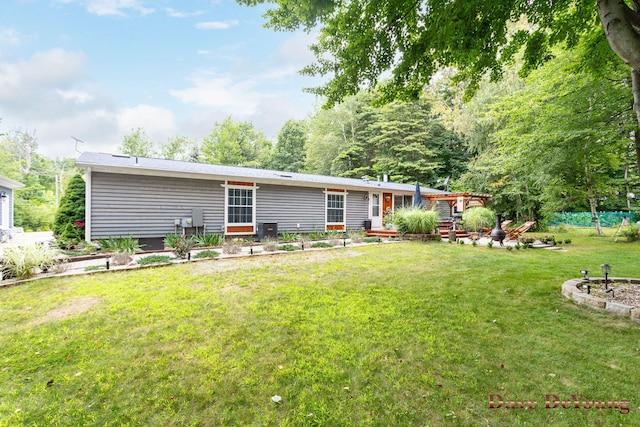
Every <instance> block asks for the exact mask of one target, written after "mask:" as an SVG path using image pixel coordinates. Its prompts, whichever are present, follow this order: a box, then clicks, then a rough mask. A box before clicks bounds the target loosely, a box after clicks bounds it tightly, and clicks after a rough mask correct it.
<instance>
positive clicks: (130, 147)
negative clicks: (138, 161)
mask: <svg viewBox="0 0 640 427" xmlns="http://www.w3.org/2000/svg"><path fill="white" fill-rule="evenodd" d="M120 152H121V153H122V154H128V155H129V156H140V157H153V155H154V148H153V141H151V140H150V139H149V137H148V136H147V133H146V132H145V130H144V129H143V128H136V129H131V133H130V134H128V135H125V136H123V137H122V144H121V145H120Z"/></svg>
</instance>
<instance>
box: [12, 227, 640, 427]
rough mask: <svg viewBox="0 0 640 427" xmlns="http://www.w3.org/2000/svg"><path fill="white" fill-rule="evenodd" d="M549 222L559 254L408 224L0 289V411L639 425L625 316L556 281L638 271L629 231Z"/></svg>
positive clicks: (159, 418) (179, 421)
mask: <svg viewBox="0 0 640 427" xmlns="http://www.w3.org/2000/svg"><path fill="white" fill-rule="evenodd" d="M609 233H610V234H611V230H609ZM558 236H559V237H562V238H571V240H572V243H571V244H570V245H567V246H566V248H567V249H568V251H567V252H558V251H555V252H554V251H546V250H532V249H527V250H512V251H507V250H504V249H499V248H493V249H489V248H486V247H480V246H478V247H473V246H471V245H457V244H447V243H439V242H438V243H435V242H432V243H426V244H425V243H419V242H406V243H397V244H381V245H371V246H363V247H352V248H349V247H347V248H340V249H333V250H329V251H322V252H318V251H314V252H310V251H305V252H295V253H291V254H285V255H278V256H258V257H253V258H245V259H236V260H232V259H227V260H210V261H202V262H198V263H190V264H183V265H178V266H169V267H158V268H152V269H144V270H138V271H129V272H111V273H105V274H97V275H91V276H79V277H66V278H55V279H46V280H41V281H35V282H31V283H27V284H24V285H20V286H15V287H11V288H7V289H0V426H21V425H25V426H27V425H28V426H83V425H100V426H103V425H113V426H125V425H126V426H179V425H185V426H244V425H247V426H262V425H268V426H384V427H388V426H445V425H446V426H448V425H453V426H474V427H475V426H518V425H530V426H543V425H549V426H580V427H582V426H587V425H589V426H633V425H640V386H639V385H638V384H639V380H640V363H638V359H639V357H640V324H637V323H634V322H632V321H630V320H627V319H622V318H619V317H615V316H613V315H610V314H607V313H599V312H594V311H590V310H588V309H586V308H583V307H578V306H576V305H575V304H573V303H572V302H570V301H568V300H566V299H565V298H563V297H562V296H561V294H560V286H561V284H562V283H563V282H564V281H565V280H567V279H569V278H574V277H580V273H579V271H580V270H581V269H588V270H590V273H591V275H592V276H600V273H599V272H600V264H603V263H609V264H611V265H612V275H613V276H625V277H640V263H639V262H638V259H639V256H640V244H639V243H620V242H619V243H614V242H613V239H612V238H611V237H607V238H596V237H590V236H588V232H584V231H572V232H569V233H566V234H562V235H558ZM490 394H494V395H495V394H499V395H501V396H502V397H503V398H504V399H505V400H512V401H518V400H519V401H520V403H522V404H523V406H525V407H526V406H533V407H534V408H533V409H521V408H518V406H519V403H517V402H513V403H512V404H509V403H505V404H503V407H502V408H494V409H491V408H490V402H489V395H490ZM546 394H549V395H555V396H557V397H558V399H559V400H561V401H564V400H566V401H568V402H566V403H565V406H566V408H562V407H561V406H562V404H561V403H558V407H556V408H545V395H546ZM276 395H277V396H281V398H282V400H281V401H280V402H279V403H275V402H274V401H273V400H272V397H274V396H276ZM572 395H575V398H576V399H578V401H579V402H578V406H581V408H580V409H576V408H575V405H576V404H575V403H574V402H573V401H572ZM494 397H495V396H494ZM550 397H551V399H552V401H551V406H554V405H555V404H556V402H555V400H554V398H553V397H552V396H550ZM496 399H497V397H496ZM593 400H606V401H613V400H616V401H618V402H620V401H627V400H628V401H629V403H628V405H627V404H625V403H624V402H623V403H622V404H621V405H619V406H622V407H623V408H629V412H628V413H624V412H626V411H625V410H624V409H621V408H612V409H593V408H592V409H583V408H582V406H583V405H584V406H589V405H588V403H587V402H591V401H593ZM530 401H536V402H537V403H535V404H534V403H532V402H530ZM496 405H497V402H496ZM508 405H511V406H516V408H517V409H505V408H504V406H508Z"/></svg>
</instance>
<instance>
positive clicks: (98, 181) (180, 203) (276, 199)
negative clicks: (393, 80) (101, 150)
mask: <svg viewBox="0 0 640 427" xmlns="http://www.w3.org/2000/svg"><path fill="white" fill-rule="evenodd" d="M223 184H224V182H222V181H209V180H198V179H186V178H170V177H150V176H143V175H125V174H114V173H104V172H93V173H92V175H91V194H92V204H91V238H92V239H100V238H107V237H110V236H113V237H117V236H129V235H130V236H133V237H135V238H159V237H164V236H166V235H167V234H170V233H174V232H175V231H180V230H181V229H180V228H179V227H178V228H176V227H175V220H176V219H179V218H183V217H191V216H192V209H193V208H202V209H203V213H204V223H205V230H206V231H207V232H208V233H222V232H223V230H224V198H225V190H224V187H223V186H222V185H223ZM257 186H258V189H257V190H256V196H255V201H256V218H255V220H256V226H257V224H258V223H261V222H266V223H274V222H275V223H277V224H278V231H296V232H304V233H307V232H313V231H318V230H322V231H324V229H325V210H326V204H325V200H326V198H325V189H324V188H307V187H294V186H285V185H273V184H260V183H258V184H257ZM367 194H368V192H366V191H353V190H350V191H348V192H347V195H346V212H345V214H346V221H347V223H346V228H347V230H354V229H358V230H359V229H361V228H362V227H363V226H364V221H365V220H366V219H367V218H368V214H369V202H368V200H366V199H365V195H367ZM298 224H299V225H300V227H299V228H298Z"/></svg>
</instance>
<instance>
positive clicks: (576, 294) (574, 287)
mask: <svg viewBox="0 0 640 427" xmlns="http://www.w3.org/2000/svg"><path fill="white" fill-rule="evenodd" d="M603 282H604V279H595V280H594V279H591V282H590V283H595V284H601V283H603ZM583 283H586V282H584V279H571V280H567V281H566V282H564V283H563V284H562V295H564V296H565V297H566V298H569V299H572V300H573V301H575V302H576V303H577V304H586V305H588V306H589V307H591V308H594V309H596V310H606V311H610V312H612V313H615V314H619V315H622V316H629V317H630V318H631V320H634V321H636V322H640V307H631V306H629V305H625V304H620V303H618V302H613V301H607V300H605V299H603V298H600V297H597V296H595V295H591V294H587V292H586V291H585V292H582V291H581V289H582V288H581V286H582V284H583ZM609 283H610V284H612V285H615V284H616V283H627V284H640V280H639V279H631V278H610V279H609Z"/></svg>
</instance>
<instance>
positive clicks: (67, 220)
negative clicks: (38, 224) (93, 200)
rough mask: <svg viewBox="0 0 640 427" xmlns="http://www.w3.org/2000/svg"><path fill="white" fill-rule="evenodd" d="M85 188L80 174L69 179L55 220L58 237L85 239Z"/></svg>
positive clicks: (55, 231) (54, 230)
mask: <svg viewBox="0 0 640 427" xmlns="http://www.w3.org/2000/svg"><path fill="white" fill-rule="evenodd" d="M85 188H86V186H85V182H84V179H82V176H80V175H75V176H74V177H73V178H71V181H69V184H68V185H67V189H66V190H65V192H64V195H63V196H62V197H61V198H60V206H59V207H58V210H57V212H56V215H55V219H54V221H53V227H52V228H53V234H54V235H56V237H60V238H63V239H65V240H72V239H75V240H76V241H80V240H82V239H84V222H85V219H84V211H85V191H86V190H85ZM74 224H75V225H74ZM69 225H71V227H70V228H69V227H68V226H69ZM78 236H79V237H78Z"/></svg>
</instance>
